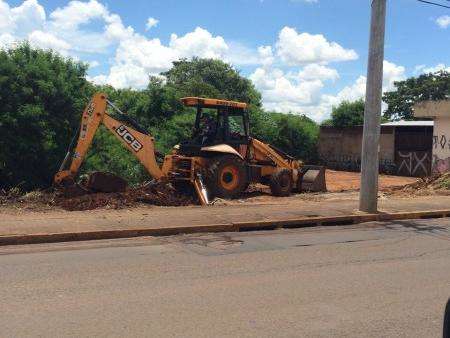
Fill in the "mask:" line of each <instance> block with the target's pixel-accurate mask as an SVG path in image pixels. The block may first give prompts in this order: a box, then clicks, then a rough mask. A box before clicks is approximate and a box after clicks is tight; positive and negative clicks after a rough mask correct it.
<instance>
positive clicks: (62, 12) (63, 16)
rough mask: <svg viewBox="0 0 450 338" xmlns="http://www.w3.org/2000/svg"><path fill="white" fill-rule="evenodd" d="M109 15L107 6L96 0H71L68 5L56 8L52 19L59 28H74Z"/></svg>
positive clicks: (51, 15) (51, 16)
mask: <svg viewBox="0 0 450 338" xmlns="http://www.w3.org/2000/svg"><path fill="white" fill-rule="evenodd" d="M108 15H109V13H108V10H107V9H106V7H105V6H104V5H102V4H101V3H99V2H98V1H96V0H90V1H88V2H81V1H71V2H69V4H68V5H67V6H65V7H62V8H59V7H58V8H57V9H55V10H54V11H53V12H52V13H51V14H50V19H51V20H52V24H53V25H54V26H55V27H57V28H58V29H63V30H74V29H76V28H78V27H79V26H80V25H82V24H87V23H88V22H90V21H91V20H93V19H98V18H105V17H107V16H108Z"/></svg>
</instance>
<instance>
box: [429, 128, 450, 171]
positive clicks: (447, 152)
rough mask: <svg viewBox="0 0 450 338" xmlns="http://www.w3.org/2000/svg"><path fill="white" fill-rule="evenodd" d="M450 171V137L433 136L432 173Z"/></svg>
mask: <svg viewBox="0 0 450 338" xmlns="http://www.w3.org/2000/svg"><path fill="white" fill-rule="evenodd" d="M446 171H450V136H447V135H445V134H438V135H433V173H443V172H446Z"/></svg>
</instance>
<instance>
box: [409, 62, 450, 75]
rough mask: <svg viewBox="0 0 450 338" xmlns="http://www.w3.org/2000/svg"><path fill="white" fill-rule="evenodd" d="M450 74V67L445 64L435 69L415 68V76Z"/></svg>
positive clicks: (423, 66) (440, 64)
mask: <svg viewBox="0 0 450 338" xmlns="http://www.w3.org/2000/svg"><path fill="white" fill-rule="evenodd" d="M442 70H443V71H446V72H450V65H446V64H445V63H439V64H437V65H436V66H433V67H427V66H426V65H418V66H416V67H415V68H414V73H415V74H421V73H422V74H428V73H436V72H439V71H442Z"/></svg>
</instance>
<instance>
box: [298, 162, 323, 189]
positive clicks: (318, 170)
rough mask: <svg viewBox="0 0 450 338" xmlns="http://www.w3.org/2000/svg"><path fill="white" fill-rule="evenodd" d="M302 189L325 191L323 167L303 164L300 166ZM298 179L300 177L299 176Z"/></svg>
mask: <svg viewBox="0 0 450 338" xmlns="http://www.w3.org/2000/svg"><path fill="white" fill-rule="evenodd" d="M300 175H301V180H302V184H301V187H302V189H301V190H302V191H310V192H320V191H323V192H325V191H327V184H326V182H325V167H324V166H319V165H304V166H303V167H302V168H301V173H300ZM299 179H300V178H299Z"/></svg>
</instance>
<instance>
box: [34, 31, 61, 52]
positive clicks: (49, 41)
mask: <svg viewBox="0 0 450 338" xmlns="http://www.w3.org/2000/svg"><path fill="white" fill-rule="evenodd" d="M28 41H29V42H30V44H31V45H32V46H35V47H39V48H44V49H53V50H56V51H58V52H59V53H61V54H62V55H67V51H68V50H69V49H70V44H69V43H67V42H66V41H64V40H61V39H58V38H57V37H56V36H55V35H53V34H52V33H48V32H43V31H38V30H36V31H33V32H32V33H30V34H29V35H28Z"/></svg>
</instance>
